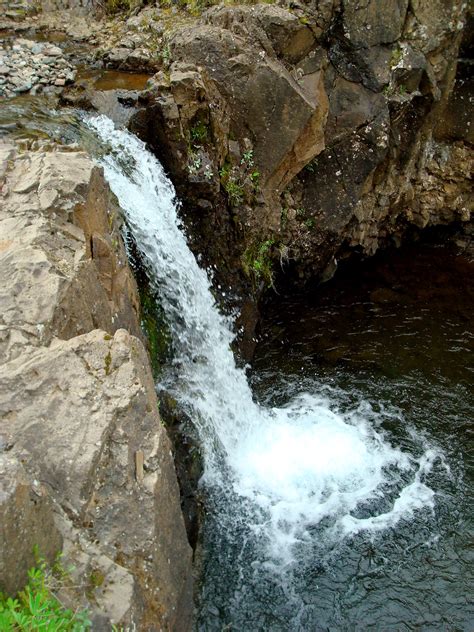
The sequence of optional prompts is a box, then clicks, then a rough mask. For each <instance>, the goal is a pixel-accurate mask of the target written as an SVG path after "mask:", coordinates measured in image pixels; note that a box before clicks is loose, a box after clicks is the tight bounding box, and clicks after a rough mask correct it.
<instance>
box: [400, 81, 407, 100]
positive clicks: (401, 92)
mask: <svg viewBox="0 0 474 632" xmlns="http://www.w3.org/2000/svg"><path fill="white" fill-rule="evenodd" d="M398 94H399V95H400V96H401V97H404V96H405V95H406V94H408V90H407V88H406V86H404V85H403V83H402V84H400V85H399V86H398Z"/></svg>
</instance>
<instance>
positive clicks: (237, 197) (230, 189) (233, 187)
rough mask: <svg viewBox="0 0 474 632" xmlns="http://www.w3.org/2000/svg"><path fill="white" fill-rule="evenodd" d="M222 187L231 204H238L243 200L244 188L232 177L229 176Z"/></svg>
mask: <svg viewBox="0 0 474 632" xmlns="http://www.w3.org/2000/svg"><path fill="white" fill-rule="evenodd" d="M224 189H225V190H226V192H227V195H228V197H229V202H230V203H231V204H232V206H239V205H240V204H242V202H243V201H244V190H243V188H242V187H241V185H240V184H239V183H238V182H237V181H236V180H235V179H234V178H233V177H230V178H228V179H227V180H226V182H225V183H224Z"/></svg>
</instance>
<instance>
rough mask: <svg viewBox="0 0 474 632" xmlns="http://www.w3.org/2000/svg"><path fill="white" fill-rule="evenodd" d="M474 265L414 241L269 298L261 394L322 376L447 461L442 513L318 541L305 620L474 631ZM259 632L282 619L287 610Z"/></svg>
mask: <svg viewBox="0 0 474 632" xmlns="http://www.w3.org/2000/svg"><path fill="white" fill-rule="evenodd" d="M473 272H474V265H473V261H472V260H470V258H469V257H468V256H467V255H465V254H464V255H463V254H462V253H460V252H459V249H456V248H454V247H446V246H444V247H442V246H439V245H437V244H433V243H431V244H428V243H426V244H416V245H413V246H409V247H405V248H402V249H400V250H394V251H390V252H387V253H384V254H382V255H380V256H377V257H375V258H373V259H372V260H370V261H367V262H365V263H361V264H358V265H351V266H350V267H348V268H346V269H345V270H342V271H340V273H339V274H338V275H336V277H335V278H334V279H333V280H332V281H331V282H329V283H328V284H326V285H324V286H320V287H319V288H316V289H315V290H314V291H312V292H309V293H304V294H299V295H287V296H276V297H274V300H272V301H271V302H270V303H269V304H268V305H267V309H266V315H265V320H264V322H263V325H262V333H261V341H260V343H259V345H258V347H257V352H256V356H255V360H254V363H253V367H252V369H253V371H252V375H253V387H254V390H255V392H256V394H257V396H258V397H259V398H260V399H261V400H262V401H264V402H266V403H273V404H274V403H281V402H282V401H283V400H285V399H286V398H288V396H289V395H293V394H294V392H295V391H298V389H304V388H306V385H307V383H308V380H309V381H312V382H313V383H319V384H321V386H323V385H324V386H325V387H330V388H334V389H336V390H337V392H339V393H341V392H343V393H344V394H345V395H344V397H345V398H346V399H347V400H348V401H349V400H351V399H353V400H354V401H356V400H357V399H358V398H363V399H364V400H366V401H368V402H370V404H371V405H372V406H373V408H374V409H375V410H377V411H379V412H380V411H382V413H383V412H384V411H386V412H387V413H388V414H386V419H385V421H384V422H383V423H382V427H383V429H384V431H385V432H386V436H388V437H390V438H391V440H392V441H393V442H394V443H398V444H399V445H405V446H407V449H410V448H409V443H410V442H409V436H410V434H411V433H412V432H416V433H417V434H418V436H424V437H426V441H427V442H428V443H430V444H431V445H435V446H437V447H438V448H440V449H441V451H442V453H443V454H444V458H445V467H444V468H440V469H439V470H438V471H437V472H433V475H432V477H431V479H430V486H431V487H432V489H433V490H434V491H435V509H434V513H433V514H428V513H426V514H420V515H418V516H416V517H415V518H414V519H413V520H411V521H408V520H407V521H402V522H401V523H399V524H398V525H396V526H395V527H394V528H393V529H388V530H385V531H384V532H382V533H380V534H378V535H371V537H370V538H368V537H367V536H365V535H363V534H360V535H357V536H355V537H353V538H350V539H347V540H346V541H344V542H341V543H340V544H339V545H338V546H336V547H333V548H332V550H327V551H321V550H319V551H318V550H315V551H314V553H315V557H314V559H313V560H312V564H311V563H309V564H308V565H307V566H306V567H305V568H303V569H301V570H302V571H303V573H304V577H299V580H298V582H297V590H298V591H299V594H300V597H301V601H302V602H303V603H304V604H305V609H304V615H303V617H302V619H301V620H300V629H301V630H365V629H373V630H453V631H454V630H466V631H467V630H472V629H473V627H474V608H473V605H472V587H473V584H472V579H473V577H472V570H473V565H472V563H473V558H474V550H473V538H472V536H473V520H472V519H473V507H472V495H471V489H472V481H473V473H474V469H473V465H474V464H473V441H472V439H473V429H474V425H473V417H474V415H473V412H474V397H473V390H472V386H473V370H474V346H473V340H474V335H473V314H474V310H473V308H474V274H473ZM289 389H290V390H291V391H293V392H289ZM311 567H312V568H311ZM267 607H268V605H267ZM270 607H271V606H270ZM275 611H278V606H276V607H275ZM256 618H257V619H258V617H256ZM231 629H245V627H244V628H240V627H239V626H237V627H234V628H231ZM257 629H269V630H270V629H275V630H280V629H281V630H283V629H285V621H284V615H283V617H280V619H279V620H277V621H276V622H275V623H274V624H272V623H271V622H270V620H269V619H267V620H266V621H264V622H263V623H262V624H261V627H258V626H257ZM286 629H290V628H286Z"/></svg>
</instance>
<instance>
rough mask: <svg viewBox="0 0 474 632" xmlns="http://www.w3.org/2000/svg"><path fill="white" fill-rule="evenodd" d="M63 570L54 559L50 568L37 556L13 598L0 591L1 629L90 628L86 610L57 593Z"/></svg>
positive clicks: (68, 631)
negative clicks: (69, 604) (72, 606)
mask: <svg viewBox="0 0 474 632" xmlns="http://www.w3.org/2000/svg"><path fill="white" fill-rule="evenodd" d="M66 574H67V573H66V571H65V570H64V568H63V567H62V565H61V564H60V562H57V563H56V564H55V565H54V566H53V568H52V569H50V568H49V567H48V565H47V564H46V562H45V561H44V560H42V559H41V558H39V559H38V560H37V567H36V568H32V569H30V570H29V571H28V583H27V585H26V586H25V588H24V589H23V590H22V591H21V592H20V593H18V595H17V596H16V597H15V598H12V597H7V596H5V595H3V594H0V630H2V632H10V631H11V632H17V631H25V632H36V631H44V632H85V631H86V630H90V629H91V621H90V620H89V617H88V615H87V612H86V611H79V610H77V611H74V610H71V609H70V608H66V607H65V606H64V605H63V604H62V603H61V602H60V601H59V599H58V597H57V595H56V593H57V591H58V590H59V589H60V588H61V585H62V584H63V583H64V577H65V575H66Z"/></svg>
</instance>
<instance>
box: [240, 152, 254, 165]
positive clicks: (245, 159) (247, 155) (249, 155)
mask: <svg viewBox="0 0 474 632" xmlns="http://www.w3.org/2000/svg"><path fill="white" fill-rule="evenodd" d="M240 164H241V165H247V166H248V167H253V166H254V164H255V163H254V159H253V149H249V150H248V151H244V153H243V155H242V159H241V161H240Z"/></svg>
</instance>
